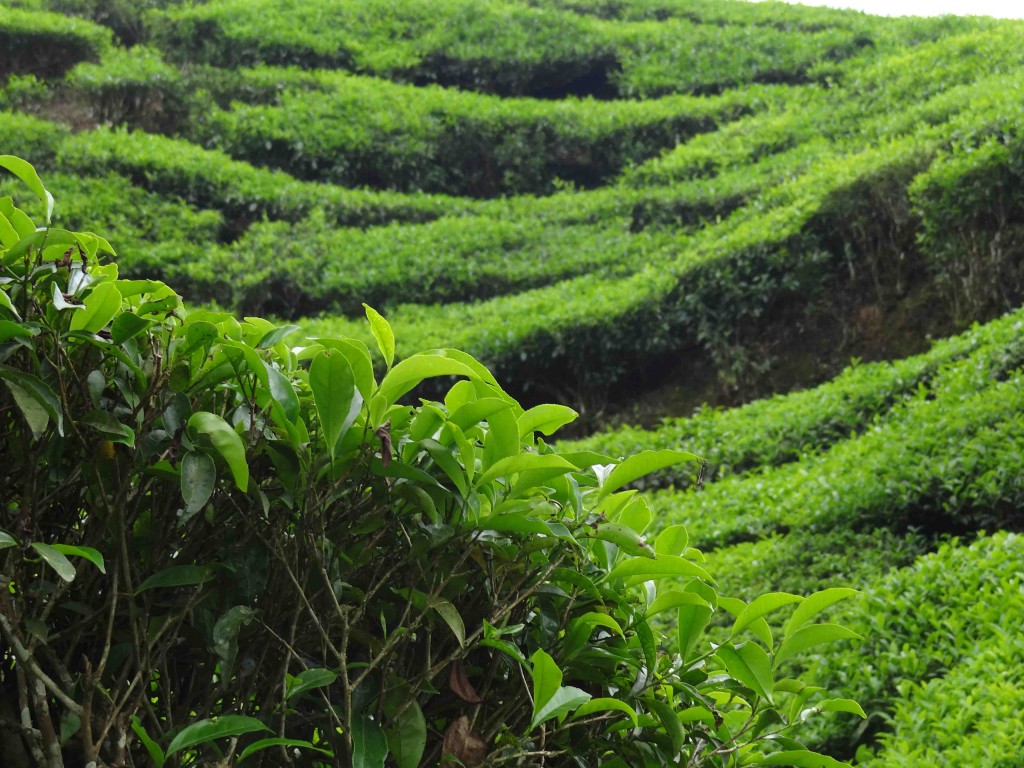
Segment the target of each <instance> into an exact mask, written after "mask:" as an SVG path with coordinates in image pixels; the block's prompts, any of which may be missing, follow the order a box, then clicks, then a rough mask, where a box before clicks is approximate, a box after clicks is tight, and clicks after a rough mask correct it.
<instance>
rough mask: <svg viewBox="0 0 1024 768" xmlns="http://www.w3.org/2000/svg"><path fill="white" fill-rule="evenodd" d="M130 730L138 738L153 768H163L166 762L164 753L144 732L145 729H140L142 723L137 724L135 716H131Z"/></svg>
mask: <svg viewBox="0 0 1024 768" xmlns="http://www.w3.org/2000/svg"><path fill="white" fill-rule="evenodd" d="M132 730H133V731H135V735H136V736H138V737H139V741H141V742H142V746H144V747H145V748H146V752H148V753H149V759H150V760H151V761H152V764H153V768H163V766H164V763H165V762H166V761H167V758H166V756H165V755H164V751H163V750H162V749H160V745H159V744H157V743H156V742H155V741H153V739H152V738H151V737H150V735H149V734H148V733H147V732H146V729H145V728H143V727H142V723H141V722H139V718H138V716H137V715H132Z"/></svg>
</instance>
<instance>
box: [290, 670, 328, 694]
mask: <svg viewBox="0 0 1024 768" xmlns="http://www.w3.org/2000/svg"><path fill="white" fill-rule="evenodd" d="M337 679H338V676H337V675H336V674H335V673H334V672H331V670H329V669H323V668H321V667H314V668H312V669H306V670H303V671H302V672H300V673H299V674H297V675H296V676H295V677H293V678H292V679H291V680H289V681H288V686H287V689H286V690H285V694H284V697H285V698H286V699H290V698H293V697H294V696H298V695H299V694H302V693H305V692H306V691H312V690H313V689H314V688H323V687H324V686H326V685H332V684H333V683H334V681H335V680H337Z"/></svg>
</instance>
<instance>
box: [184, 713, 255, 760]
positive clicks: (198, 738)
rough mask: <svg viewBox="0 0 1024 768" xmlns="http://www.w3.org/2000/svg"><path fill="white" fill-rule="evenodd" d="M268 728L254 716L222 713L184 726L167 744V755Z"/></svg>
mask: <svg viewBox="0 0 1024 768" xmlns="http://www.w3.org/2000/svg"><path fill="white" fill-rule="evenodd" d="M270 730H271V729H270V728H268V727H267V726H265V725H264V724H263V723H261V722H260V721H259V720H257V719H256V718H254V717H246V716H244V715H224V716H222V717H216V718H212V719H207V720H200V721H199V722H197V723H192V724H191V725H188V726H186V727H185V728H183V729H182V730H181V732H180V733H178V735H177V736H175V737H174V738H173V739H171V743H170V744H168V745H167V757H170V756H171V755H173V754H174V753H175V752H180V751H181V750H183V749H188V748H189V747H195V746H198V745H199V744H209V743H210V742H211V741H216V740H217V739H225V738H228V737H230V736H241V735H243V734H246V733H256V732H258V731H270Z"/></svg>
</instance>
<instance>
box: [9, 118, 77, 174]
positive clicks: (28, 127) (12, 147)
mask: <svg viewBox="0 0 1024 768" xmlns="http://www.w3.org/2000/svg"><path fill="white" fill-rule="evenodd" d="M0 134H2V135H3V137H4V151H9V152H11V153H12V154H16V155H17V156H19V157H32V158H37V160H36V164H37V165H38V166H40V167H41V168H49V167H52V165H53V161H54V158H56V156H57V152H58V151H59V150H60V147H61V146H62V145H63V144H64V142H65V141H67V139H68V137H69V136H71V131H70V130H69V129H68V128H66V127H65V126H63V125H60V124H58V123H54V122H51V121H49V120H43V119H40V118H38V117H33V116H32V115H26V114H23V113H19V112H9V111H7V110H0Z"/></svg>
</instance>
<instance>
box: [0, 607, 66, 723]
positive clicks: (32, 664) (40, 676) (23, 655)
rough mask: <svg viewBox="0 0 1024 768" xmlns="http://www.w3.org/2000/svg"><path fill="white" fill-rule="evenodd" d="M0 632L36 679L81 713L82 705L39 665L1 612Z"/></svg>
mask: <svg viewBox="0 0 1024 768" xmlns="http://www.w3.org/2000/svg"><path fill="white" fill-rule="evenodd" d="M0 633H2V634H3V636H4V640H6V641H7V644H8V645H9V646H11V649H12V650H13V651H14V655H15V656H17V657H18V661H20V662H21V663H22V664H23V665H25V666H26V667H28V670H29V672H31V673H32V676H33V677H34V678H35V679H36V680H38V681H39V682H40V683H41V684H42V685H43V686H44V687H45V688H46V690H48V691H49V692H50V693H51V694H52V695H53V697H54V698H55V699H57V700H58V701H60V703H61V704H63V705H64V706H65V707H67V708H68V709H69V710H71V711H72V712H74V713H75V714H76V715H81V714H82V705H81V704H79V703H78V702H77V701H75V700H74V699H72V698H71V697H70V696H68V695H67V694H66V693H65V692H64V691H63V690H61V688H60V686H59V685H57V684H56V683H55V682H54V681H53V679H52V678H51V677H50V676H49V675H47V674H46V673H45V672H44V671H43V670H42V669H41V668H40V667H39V665H38V664H37V663H36V660H35V658H34V657H33V655H32V653H31V652H30V651H29V649H28V648H26V647H25V646H24V645H23V644H22V642H21V641H20V640H19V639H18V637H17V635H16V634H15V632H14V627H12V626H11V623H10V621H8V619H7V616H5V615H4V614H3V613H0Z"/></svg>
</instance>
